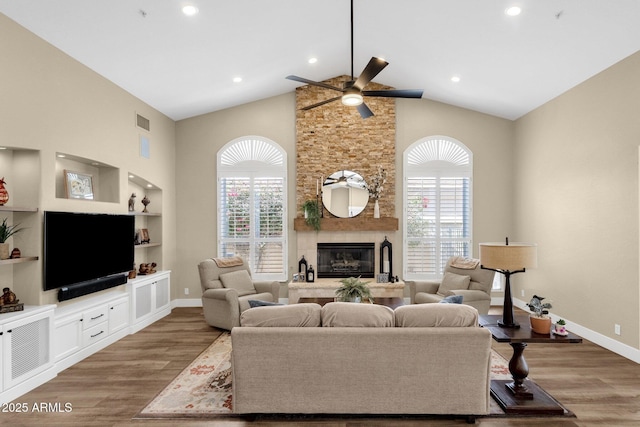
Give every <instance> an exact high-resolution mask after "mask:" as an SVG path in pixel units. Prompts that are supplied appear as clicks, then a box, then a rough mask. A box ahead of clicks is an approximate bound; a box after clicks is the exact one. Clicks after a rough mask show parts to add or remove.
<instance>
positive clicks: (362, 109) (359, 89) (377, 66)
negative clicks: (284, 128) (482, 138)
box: [286, 0, 422, 119]
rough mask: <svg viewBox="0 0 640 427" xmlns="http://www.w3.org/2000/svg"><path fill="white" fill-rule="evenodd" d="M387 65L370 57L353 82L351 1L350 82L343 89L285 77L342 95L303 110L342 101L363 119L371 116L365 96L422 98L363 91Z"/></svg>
mask: <svg viewBox="0 0 640 427" xmlns="http://www.w3.org/2000/svg"><path fill="white" fill-rule="evenodd" d="M387 65H389V63H388V62H387V61H385V60H384V59H381V58H376V57H372V58H371V60H370V61H369V63H368V64H367V66H366V67H365V68H364V70H362V73H360V75H359V76H358V78H357V79H355V80H354V77H353V0H351V80H349V81H347V82H344V84H343V87H342V88H339V87H336V86H332V85H329V84H326V83H322V82H316V81H313V80H309V79H305V78H303V77H298V76H294V75H290V76H287V77H286V78H287V79H289V80H294V81H297V82H300V83H306V84H309V85H313V86H319V87H322V88H325V89H331V90H335V91H337V92H341V93H342V95H339V96H336V97H333V98H330V99H327V100H324V101H321V102H318V103H316V104H313V105H309V106H306V107H303V108H302V109H303V110H310V109H312V108H316V107H319V106H321V105H325V104H328V103H330V102H333V101H337V100H339V99H340V100H342V103H343V104H344V105H347V106H354V107H356V108H357V109H358V112H359V113H360V116H361V117H362V118H363V119H366V118H368V117H371V116H373V111H371V109H369V107H367V104H365V103H364V99H363V97H365V96H378V97H383V98H422V89H415V90H414V89H405V90H398V89H391V90H364V88H365V86H367V84H369V82H370V81H371V80H373V79H374V78H375V76H377V75H378V74H379V73H380V71H382V70H383V69H384V68H385V67H386V66H387Z"/></svg>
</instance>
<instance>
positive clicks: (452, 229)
mask: <svg viewBox="0 0 640 427" xmlns="http://www.w3.org/2000/svg"><path fill="white" fill-rule="evenodd" d="M403 162H404V168H403V171H404V212H405V214H404V215H403V216H404V218H403V221H404V223H403V229H404V242H405V247H404V251H403V252H404V263H403V265H404V272H403V274H404V277H405V278H406V279H408V280H412V279H413V280H416V279H433V278H439V277H442V271H443V268H444V265H445V264H446V262H447V259H449V257H451V256H454V255H462V256H470V255H471V252H472V251H471V248H472V246H471V244H472V243H471V236H472V233H471V221H472V214H471V206H472V203H471V201H472V198H471V196H472V194H471V190H472V185H471V179H472V171H473V161H472V153H471V151H470V150H469V149H468V148H467V147H465V145H464V144H462V143H461V142H460V141H457V140H455V139H453V138H450V137H447V136H431V137H427V138H423V139H420V140H418V141H416V142H415V143H413V144H412V145H411V146H410V147H408V148H407V149H406V150H405V152H404V156H403Z"/></svg>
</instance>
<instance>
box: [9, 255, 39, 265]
mask: <svg viewBox="0 0 640 427" xmlns="http://www.w3.org/2000/svg"><path fill="white" fill-rule="evenodd" d="M37 260H38V257H37V256H23V257H20V258H10V259H0V265H7V264H20V263H21V262H29V261H37Z"/></svg>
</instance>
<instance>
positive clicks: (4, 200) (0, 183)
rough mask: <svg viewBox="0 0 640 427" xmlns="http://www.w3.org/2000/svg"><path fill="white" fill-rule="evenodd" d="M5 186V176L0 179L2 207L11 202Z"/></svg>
mask: <svg viewBox="0 0 640 427" xmlns="http://www.w3.org/2000/svg"><path fill="white" fill-rule="evenodd" d="M5 184H6V182H5V181H4V176H3V177H2V179H0V206H4V204H5V203H7V202H8V201H9V192H8V191H7V189H6V188H4V185H5ZM3 259H6V258H3Z"/></svg>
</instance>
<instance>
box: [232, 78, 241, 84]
mask: <svg viewBox="0 0 640 427" xmlns="http://www.w3.org/2000/svg"><path fill="white" fill-rule="evenodd" d="M241 81H242V77H234V78H233V82H234V83H240V82H241Z"/></svg>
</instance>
